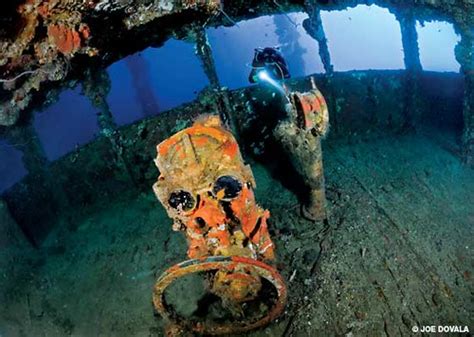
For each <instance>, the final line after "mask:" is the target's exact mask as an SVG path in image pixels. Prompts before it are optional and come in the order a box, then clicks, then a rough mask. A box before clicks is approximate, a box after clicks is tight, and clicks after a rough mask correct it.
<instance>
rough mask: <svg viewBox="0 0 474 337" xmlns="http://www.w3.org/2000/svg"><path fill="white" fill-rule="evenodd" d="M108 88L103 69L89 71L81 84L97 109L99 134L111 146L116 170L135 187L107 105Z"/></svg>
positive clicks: (107, 80)
mask: <svg viewBox="0 0 474 337" xmlns="http://www.w3.org/2000/svg"><path fill="white" fill-rule="evenodd" d="M110 88H111V83H110V77H109V74H108V73H107V71H105V70H104V69H92V70H90V71H89V72H88V74H87V76H86V79H85V80H84V82H83V90H84V94H85V95H86V96H87V97H88V98H89V99H90V100H91V102H92V105H94V106H95V107H97V108H98V109H99V114H98V115H97V118H98V119H97V123H98V124H99V129H100V132H101V134H102V135H104V136H105V137H106V138H107V139H108V140H109V141H110V143H111V144H112V150H113V152H114V154H115V156H116V163H117V166H118V168H119V169H122V170H123V172H124V173H125V175H126V177H127V178H126V179H130V182H131V183H132V185H133V186H135V187H137V183H136V181H135V179H134V177H133V173H132V171H131V169H130V167H129V165H128V162H127V161H126V160H125V158H124V155H123V144H122V139H121V137H120V133H119V131H117V125H116V124H115V122H114V119H113V116H112V112H111V111H110V107H109V103H108V102H107V99H106V98H107V95H108V94H109V92H110Z"/></svg>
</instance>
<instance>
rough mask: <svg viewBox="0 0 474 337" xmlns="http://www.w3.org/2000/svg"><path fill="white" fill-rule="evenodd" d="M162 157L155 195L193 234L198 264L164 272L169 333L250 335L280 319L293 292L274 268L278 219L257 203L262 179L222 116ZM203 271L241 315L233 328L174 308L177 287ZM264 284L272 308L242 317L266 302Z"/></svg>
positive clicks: (157, 294)
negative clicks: (251, 305)
mask: <svg viewBox="0 0 474 337" xmlns="http://www.w3.org/2000/svg"><path fill="white" fill-rule="evenodd" d="M157 152H158V156H157V158H156V160H155V163H156V166H157V167H158V169H159V170H160V176H159V178H158V181H157V182H156V183H155V185H154V186H153V189H154V191H155V194H156V196H157V198H158V199H159V200H160V201H161V203H162V204H163V206H164V207H165V208H166V210H167V212H168V215H169V216H170V217H171V218H172V219H173V221H174V224H173V229H174V230H176V231H184V232H185V235H186V238H187V242H188V256H189V258H190V259H191V260H187V261H185V262H182V263H180V264H178V265H175V266H173V267H171V268H170V269H168V270H167V271H166V272H164V273H163V274H162V275H161V277H160V278H159V279H158V281H157V282H156V285H155V288H154V293H153V302H154V306H155V309H156V310H157V312H158V313H160V314H161V315H162V316H163V317H164V319H165V320H166V321H168V334H169V335H172V336H177V335H180V334H181V333H182V332H183V331H192V332H197V333H203V334H210V335H216V334H224V333H235V332H244V331H248V330H251V329H254V328H257V327H260V326H263V325H265V324H267V323H269V322H270V321H272V320H273V319H275V318H276V317H277V316H278V315H280V314H281V312H282V311H283V308H284V306H285V303H286V286H285V284H284V281H283V279H282V277H281V276H280V274H279V273H278V271H277V270H276V269H275V268H274V267H272V266H271V265H269V264H267V263H271V262H272V261H274V245H273V242H272V240H271V238H270V235H269V233H268V228H267V219H268V218H269V216H270V213H269V211H268V210H263V209H262V208H260V207H259V206H258V205H257V204H256V202H255V198H254V194H253V189H254V188H255V180H254V177H253V174H252V171H251V169H250V167H249V166H248V165H245V164H244V162H243V159H242V156H241V154H240V150H239V146H238V144H237V142H236V140H235V138H234V137H233V135H232V134H231V133H230V132H229V131H228V130H226V129H225V128H224V127H223V126H222V125H221V122H220V119H219V118H218V117H217V116H205V117H203V118H202V119H201V120H198V121H196V122H195V123H194V125H193V126H192V127H190V128H187V129H184V130H182V131H180V132H178V133H176V134H175V135H173V136H172V137H170V138H169V139H167V140H165V141H164V142H162V143H161V144H159V145H158V146H157ZM198 272H205V273H206V275H207V276H206V279H207V283H208V290H209V291H210V292H211V293H212V294H214V295H216V296H218V297H219V298H220V299H221V301H222V303H223V305H224V306H225V307H226V308H227V309H228V310H229V311H230V312H232V313H235V315H234V316H235V317H236V319H235V320H234V321H233V322H227V323H209V322H198V321H191V320H189V319H186V318H184V317H179V315H177V313H176V312H175V311H174V310H173V308H171V306H170V305H168V304H167V303H166V299H165V290H166V289H167V287H168V286H169V285H170V284H171V283H173V282H174V281H176V280H177V279H179V278H180V277H183V276H185V275H189V274H192V273H198ZM264 280H266V281H264ZM267 281H268V282H267ZM264 283H265V284H266V285H268V284H270V285H271V286H272V287H273V290H274V292H273V293H274V299H273V300H272V302H271V304H270V305H268V308H267V309H266V310H264V313H263V314H262V315H260V317H258V318H254V319H252V320H249V319H248V318H242V316H243V315H242V313H243V312H244V310H243V308H244V307H245V306H246V304H245V303H248V302H250V301H256V300H258V297H259V296H260V293H261V291H262V287H263V286H264Z"/></svg>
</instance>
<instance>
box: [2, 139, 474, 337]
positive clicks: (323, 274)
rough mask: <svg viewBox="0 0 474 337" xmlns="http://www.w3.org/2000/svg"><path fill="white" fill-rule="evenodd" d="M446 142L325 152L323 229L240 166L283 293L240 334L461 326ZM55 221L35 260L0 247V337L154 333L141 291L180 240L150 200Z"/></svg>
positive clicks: (462, 175) (466, 293)
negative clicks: (266, 222)
mask: <svg viewBox="0 0 474 337" xmlns="http://www.w3.org/2000/svg"><path fill="white" fill-rule="evenodd" d="M450 142H451V139H450V138H448V137H443V136H442V135H436V137H433V135H432V134H431V133H430V132H425V133H421V134H416V135H405V136H398V137H396V138H394V137H389V136H380V137H378V138H376V139H373V140H372V141H366V142H358V143H353V144H337V143H335V142H326V143H324V144H323V147H324V148H325V168H326V177H327V194H328V200H329V213H330V217H329V221H328V223H326V224H325V223H322V222H321V223H314V222H310V221H307V220H304V219H302V218H301V216H300V212H299V202H298V198H297V196H296V195H294V194H293V192H291V189H288V188H287V187H285V186H284V185H283V184H282V183H281V182H280V181H279V180H276V179H275V178H274V177H272V174H271V172H270V171H268V170H267V168H265V166H262V165H260V164H258V163H254V162H252V161H250V163H251V164H252V168H253V170H254V174H255V178H256V182H257V189H256V198H257V200H258V202H259V203H260V204H262V205H263V206H265V207H267V208H268V209H269V210H270V211H271V214H272V215H271V222H270V230H271V234H272V237H273V239H274V240H275V243H276V247H277V254H278V262H279V265H278V266H279V269H280V270H281V272H282V273H283V275H284V276H285V278H286V279H287V280H288V288H289V303H288V306H287V308H286V311H285V314H284V315H283V316H282V317H281V318H279V319H278V320H277V321H276V322H275V323H273V324H272V325H270V326H269V327H267V328H265V329H263V330H261V331H256V332H253V333H252V334H250V335H252V336H264V335H265V336H287V335H293V336H315V335H327V334H329V335H355V336H357V335H374V334H376V335H379V334H380V333H382V334H383V333H385V334H387V335H407V334H410V331H411V329H412V327H413V326H415V325H417V326H418V325H420V326H421V325H432V324H452V325H469V324H471V323H472V322H471V321H470V320H471V319H472V307H471V304H470V301H469V300H468V298H469V297H470V296H471V292H472V279H471V273H472V259H473V255H472V248H471V247H470V245H471V244H472V242H471V241H472V237H473V235H472V234H473V233H472V231H473V228H472V221H473V216H474V214H473V209H472V207H471V205H472V204H473V202H474V200H472V199H473V196H472V193H470V191H472V190H474V175H473V172H472V170H470V169H469V168H466V167H464V166H462V165H461V164H460V163H459V161H458V159H457V158H456V157H455V156H453V154H452V153H451V152H449V151H448V150H446V149H449V148H450V144H451V143H450ZM400 163H403V165H401V164H400ZM61 222H62V226H58V227H57V230H55V231H54V233H52V234H51V235H50V236H49V237H48V239H47V241H46V242H45V244H44V245H43V247H42V248H41V249H40V250H33V249H31V250H29V251H28V250H23V251H20V252H18V251H14V250H4V251H2V255H3V256H2V263H3V266H2V270H4V273H3V275H2V278H1V279H0V282H1V286H2V289H4V291H2V307H1V314H0V317H1V318H0V319H1V321H0V327H1V329H2V330H1V331H0V332H1V333H2V335H5V336H31V335H35V336H66V335H72V336H86V335H87V336H110V335H114V336H161V335H162V334H163V330H162V326H161V321H160V319H159V318H157V317H155V316H154V315H153V308H152V304H151V289H152V286H153V284H154V282H155V280H156V278H157V276H158V275H159V274H160V273H161V272H162V271H164V270H165V269H166V268H167V267H169V266H170V265H172V264H173V263H176V262H179V261H182V260H184V259H185V251H186V243H185V240H184V238H183V237H182V235H181V234H180V233H175V232H172V230H171V220H170V219H169V218H168V217H167V216H166V214H165V212H164V209H163V208H162V207H161V206H160V205H159V203H158V202H157V200H156V199H155V197H154V195H153V194H152V192H151V190H150V191H149V192H143V193H140V194H138V195H134V196H131V197H126V198H117V201H116V202H112V203H107V204H106V205H100V207H98V208H97V210H96V211H95V212H92V213H91V214H90V215H88V216H83V217H78V218H74V217H64V218H62V219H61ZM5 290H6V291H5ZM183 301H184V302H183V303H181V305H182V308H183V310H186V306H187V305H188V306H189V307H190V308H188V310H192V306H193V305H195V303H193V301H191V300H189V298H186V299H183Z"/></svg>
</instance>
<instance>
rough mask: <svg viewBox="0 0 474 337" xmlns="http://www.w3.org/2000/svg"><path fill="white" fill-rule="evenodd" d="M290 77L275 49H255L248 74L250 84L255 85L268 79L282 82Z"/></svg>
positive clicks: (279, 54)
mask: <svg viewBox="0 0 474 337" xmlns="http://www.w3.org/2000/svg"><path fill="white" fill-rule="evenodd" d="M290 77H291V76H290V71H289V70H288V65H287V63H286V61H285V59H284V58H283V55H282V54H281V52H280V51H279V50H278V49H277V48H274V47H266V48H255V54H254V57H253V61H252V70H251V71H250V74H249V81H250V83H257V82H260V81H262V80H267V81H268V78H270V79H273V80H284V79H287V78H290Z"/></svg>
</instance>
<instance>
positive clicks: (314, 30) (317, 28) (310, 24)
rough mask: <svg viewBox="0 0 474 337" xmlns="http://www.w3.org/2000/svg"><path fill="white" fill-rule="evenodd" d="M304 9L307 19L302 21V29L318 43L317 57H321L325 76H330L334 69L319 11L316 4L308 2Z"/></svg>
mask: <svg viewBox="0 0 474 337" xmlns="http://www.w3.org/2000/svg"><path fill="white" fill-rule="evenodd" d="M306 9H307V13H308V16H309V18H308V19H306V20H304V21H303V27H304V29H305V30H306V31H307V32H308V34H309V35H310V36H311V37H312V38H314V39H315V40H316V41H318V45H319V56H320V57H321V61H322V63H323V66H324V70H325V71H326V73H327V74H331V73H332V72H333V71H334V67H333V66H332V64H331V55H330V54H329V48H328V40H327V38H326V34H325V33H324V29H323V22H322V20H321V13H320V10H319V8H318V5H317V4H311V3H309V2H308V1H307V2H306Z"/></svg>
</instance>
